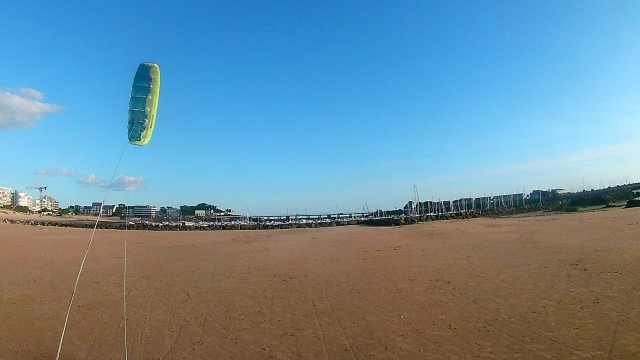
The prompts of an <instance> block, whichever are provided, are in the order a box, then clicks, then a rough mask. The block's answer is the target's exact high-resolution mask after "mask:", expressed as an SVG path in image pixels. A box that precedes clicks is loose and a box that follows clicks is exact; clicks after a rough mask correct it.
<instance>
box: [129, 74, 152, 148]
mask: <svg viewBox="0 0 640 360" xmlns="http://www.w3.org/2000/svg"><path fill="white" fill-rule="evenodd" d="M159 95H160V68H159V67H158V65H157V64H154V63H142V64H140V66H138V71H136V76H135V77H134V78H133V86H132V87H131V100H129V123H128V125H127V133H128V134H129V142H130V143H131V144H134V145H146V144H147V143H148V142H149V140H151V134H152V133H153V127H154V125H155V123H156V112H157V110H158V97H159Z"/></svg>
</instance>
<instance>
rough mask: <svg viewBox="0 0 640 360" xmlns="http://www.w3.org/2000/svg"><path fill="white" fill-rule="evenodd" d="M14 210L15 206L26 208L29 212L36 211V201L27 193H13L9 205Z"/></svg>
mask: <svg viewBox="0 0 640 360" xmlns="http://www.w3.org/2000/svg"><path fill="white" fill-rule="evenodd" d="M11 205H12V206H13V207H14V208H15V207H17V206H26V207H28V208H29V210H31V211H36V201H35V200H34V199H33V197H32V196H31V195H29V194H27V193H23V192H21V191H18V190H16V191H14V192H13V204H11Z"/></svg>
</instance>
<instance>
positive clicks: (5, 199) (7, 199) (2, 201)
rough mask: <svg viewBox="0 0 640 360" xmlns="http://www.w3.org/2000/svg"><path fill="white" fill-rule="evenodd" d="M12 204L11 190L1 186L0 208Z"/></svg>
mask: <svg viewBox="0 0 640 360" xmlns="http://www.w3.org/2000/svg"><path fill="white" fill-rule="evenodd" d="M11 204H12V203H11V189H10V188H7V187H2V186H0V206H6V205H11Z"/></svg>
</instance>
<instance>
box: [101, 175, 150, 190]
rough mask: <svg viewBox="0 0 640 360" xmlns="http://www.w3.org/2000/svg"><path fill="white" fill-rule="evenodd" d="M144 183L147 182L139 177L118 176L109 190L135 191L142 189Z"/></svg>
mask: <svg viewBox="0 0 640 360" xmlns="http://www.w3.org/2000/svg"><path fill="white" fill-rule="evenodd" d="M146 182H147V180H145V179H143V178H141V177H133V176H126V175H120V178H118V180H116V181H114V182H113V183H112V184H111V185H109V188H111V189H113V190H116V191H136V190H138V189H140V188H141V187H143V186H144V184H145V183H146Z"/></svg>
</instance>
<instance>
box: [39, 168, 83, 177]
mask: <svg viewBox="0 0 640 360" xmlns="http://www.w3.org/2000/svg"><path fill="white" fill-rule="evenodd" d="M48 173H49V171H48V170H47V169H42V170H38V171H36V175H47V174H48ZM58 175H62V176H67V177H75V176H76V169H55V170H53V171H51V176H58Z"/></svg>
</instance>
